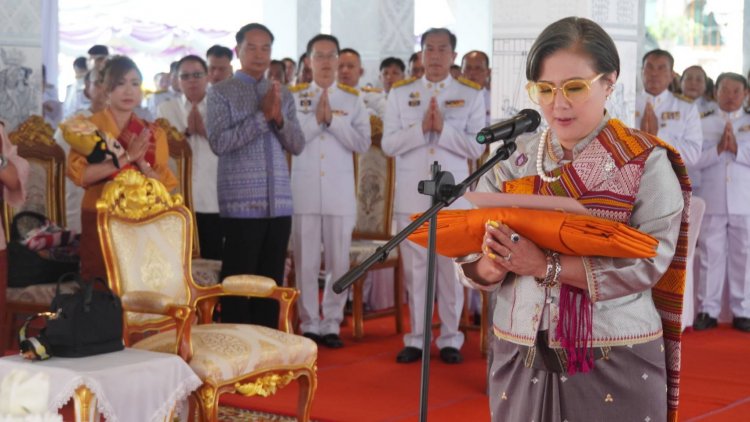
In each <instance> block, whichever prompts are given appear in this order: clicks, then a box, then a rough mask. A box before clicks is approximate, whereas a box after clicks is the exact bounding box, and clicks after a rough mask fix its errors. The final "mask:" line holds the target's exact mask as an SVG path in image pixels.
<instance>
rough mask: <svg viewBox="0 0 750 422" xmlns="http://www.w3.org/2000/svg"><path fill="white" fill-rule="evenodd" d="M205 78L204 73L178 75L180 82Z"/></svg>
mask: <svg viewBox="0 0 750 422" xmlns="http://www.w3.org/2000/svg"><path fill="white" fill-rule="evenodd" d="M204 76H206V72H193V73H180V80H183V81H186V80H188V79H190V78H193V79H200V78H202V77H204Z"/></svg>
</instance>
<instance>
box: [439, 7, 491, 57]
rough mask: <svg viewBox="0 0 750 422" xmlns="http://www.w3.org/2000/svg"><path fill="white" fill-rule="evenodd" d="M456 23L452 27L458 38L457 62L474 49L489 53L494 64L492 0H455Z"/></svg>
mask: <svg viewBox="0 0 750 422" xmlns="http://www.w3.org/2000/svg"><path fill="white" fill-rule="evenodd" d="M449 3H455V8H454V13H455V16H456V23H455V24H454V25H452V26H453V28H451V30H452V31H453V32H455V34H456V38H458V43H457V45H456V52H457V53H458V54H457V56H456V64H457V65H459V66H460V65H461V58H462V57H463V55H464V54H466V53H468V52H469V51H472V50H479V51H482V52H484V53H486V54H487V56H488V57H489V58H490V66H492V54H491V53H492V0H469V1H467V0H462V1H460V2H459V1H457V0H454V1H453V2H449Z"/></svg>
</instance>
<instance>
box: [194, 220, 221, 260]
mask: <svg viewBox="0 0 750 422" xmlns="http://www.w3.org/2000/svg"><path fill="white" fill-rule="evenodd" d="M195 222H196V223H197V224H198V243H199V244H200V248H201V258H206V259H221V250H222V248H223V247H224V235H223V233H222V231H221V217H220V216H219V213H215V214H205V213H200V212H196V213H195Z"/></svg>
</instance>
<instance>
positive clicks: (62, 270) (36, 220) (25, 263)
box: [8, 211, 79, 287]
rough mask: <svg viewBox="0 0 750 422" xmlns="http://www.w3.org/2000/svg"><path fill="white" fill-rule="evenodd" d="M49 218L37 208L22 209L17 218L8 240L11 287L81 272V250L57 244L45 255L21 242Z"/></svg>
mask: <svg viewBox="0 0 750 422" xmlns="http://www.w3.org/2000/svg"><path fill="white" fill-rule="evenodd" d="M46 221H47V218H46V217H45V216H44V215H42V214H39V213H36V212H33V211H22V212H19V213H18V214H16V215H15V216H14V217H13V221H12V223H11V226H10V242H8V287H28V286H31V285H33V284H47V283H54V282H55V281H56V280H57V279H58V278H60V276H62V275H63V274H66V273H70V272H77V271H78V267H79V257H78V251H77V249H74V250H72V251H71V249H70V248H68V247H54V248H51V249H50V250H47V251H46V252H47V254H46V255H47V256H43V255H42V254H40V253H39V252H37V251H32V250H30V249H29V248H27V247H26V246H24V245H23V244H21V243H20V240H21V239H23V238H24V237H25V236H26V233H28V232H29V231H31V230H32V229H34V228H37V227H41V226H42V225H44V224H45V223H46Z"/></svg>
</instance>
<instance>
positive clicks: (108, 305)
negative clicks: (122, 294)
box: [19, 273, 125, 360]
mask: <svg viewBox="0 0 750 422" xmlns="http://www.w3.org/2000/svg"><path fill="white" fill-rule="evenodd" d="M68 280H75V281H77V282H78V285H79V287H80V288H79V290H77V291H76V292H74V293H60V283H62V282H64V281H68ZM97 282H98V283H102V284H103V285H104V289H103V290H100V289H95V288H94V285H95V284H96V283H97ZM39 317H42V318H45V319H46V320H47V323H46V327H45V328H43V329H42V331H41V334H40V335H39V336H38V337H33V338H26V330H27V329H28V326H29V323H30V322H31V321H32V320H34V319H36V318H39ZM122 318H123V315H122V304H121V303H120V298H119V297H117V296H115V295H114V293H112V291H111V290H109V288H108V287H107V285H106V284H105V283H104V281H103V280H102V279H100V278H97V279H95V280H94V282H90V283H86V282H83V281H82V280H81V278H80V275H78V274H74V273H71V274H65V275H63V276H62V277H60V279H59V280H58V282H57V292H56V294H55V298H54V299H53V300H52V306H51V307H50V312H45V313H42V314H37V315H35V316H32V317H30V318H29V319H28V320H27V321H26V323H25V324H24V326H23V327H22V328H21V332H20V333H19V344H20V345H21V352H22V353H24V354H27V352H28V353H31V354H33V355H34V358H36V359H40V360H44V359H47V358H49V357H50V356H61V357H84V356H92V355H98V354H101V353H109V352H115V351H118V350H122V349H124V348H125V346H124V345H123V341H122Z"/></svg>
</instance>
